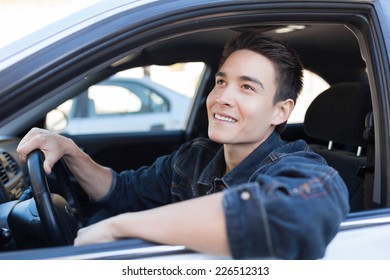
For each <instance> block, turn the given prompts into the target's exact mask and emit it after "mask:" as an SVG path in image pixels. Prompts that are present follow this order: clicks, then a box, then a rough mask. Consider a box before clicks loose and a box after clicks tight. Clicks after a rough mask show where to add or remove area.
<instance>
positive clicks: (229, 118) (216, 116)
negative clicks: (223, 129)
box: [214, 114, 237, 123]
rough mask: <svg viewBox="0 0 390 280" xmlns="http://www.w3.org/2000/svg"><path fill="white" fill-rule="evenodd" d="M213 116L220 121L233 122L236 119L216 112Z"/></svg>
mask: <svg viewBox="0 0 390 280" xmlns="http://www.w3.org/2000/svg"><path fill="white" fill-rule="evenodd" d="M214 118H216V119H217V120H220V121H224V122H230V123H235V122H236V121H237V120H235V119H233V118H231V117H225V116H221V115H218V114H214Z"/></svg>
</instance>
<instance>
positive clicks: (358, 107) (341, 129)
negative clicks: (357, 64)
mask: <svg viewBox="0 0 390 280" xmlns="http://www.w3.org/2000/svg"><path fill="white" fill-rule="evenodd" d="M371 111H372V105H371V96H370V89H369V86H368V85H367V84H364V83H360V82H349V83H340V84H335V85H332V86H331V87H330V88H328V89H327V90H325V91H324V92H322V93H321V94H320V95H319V96H317V98H316V99H315V100H314V101H313V102H312V103H311V105H310V106H309V108H308V110H307V112H306V115H305V120H304V131H305V133H306V134H307V135H308V136H310V137H312V138H315V139H318V140H324V141H326V143H327V144H328V145H327V146H326V145H320V144H311V145H310V146H311V147H312V149H313V150H314V151H315V152H317V153H318V154H320V155H321V156H323V157H324V158H325V160H326V161H327V162H328V164H329V165H330V166H332V167H333V168H335V169H336V170H337V171H338V172H339V174H340V176H341V177H342V178H343V180H344V182H345V183H346V185H347V187H348V191H349V202H350V208H351V212H355V211H359V210H363V209H364V176H362V175H361V174H360V173H362V172H361V170H362V168H364V167H365V164H366V156H365V150H366V147H367V142H366V140H365V138H364V137H363V135H364V131H365V119H366V116H367V115H368V114H369V112H371Z"/></svg>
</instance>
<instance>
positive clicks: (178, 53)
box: [0, 23, 381, 250]
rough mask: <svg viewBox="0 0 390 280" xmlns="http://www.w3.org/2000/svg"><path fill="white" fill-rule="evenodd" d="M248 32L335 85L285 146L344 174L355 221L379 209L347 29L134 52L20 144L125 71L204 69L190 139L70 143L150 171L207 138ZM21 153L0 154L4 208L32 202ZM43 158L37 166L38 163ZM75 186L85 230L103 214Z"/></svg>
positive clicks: (223, 32) (228, 32) (110, 137)
mask: <svg viewBox="0 0 390 280" xmlns="http://www.w3.org/2000/svg"><path fill="white" fill-rule="evenodd" d="M244 30H258V31H261V32H264V33H265V34H266V35H267V36H269V37H272V38H274V39H276V40H278V41H280V42H282V43H283V44H285V45H287V46H288V47H290V48H293V49H295V50H296V51H297V53H298V54H299V56H300V58H301V60H302V62H303V65H304V67H305V69H307V70H309V71H311V72H313V73H315V74H317V75H318V76H320V77H321V78H322V79H324V80H325V81H326V82H327V83H328V84H329V88H328V89H326V90H325V91H323V92H322V93H321V94H319V95H318V96H317V97H316V98H315V99H314V101H313V102H312V103H311V104H310V106H309V107H308V109H307V111H306V112H305V117H304V121H303V122H301V123H289V124H288V125H287V128H286V130H285V131H284V132H283V134H282V138H283V139H284V140H286V141H293V140H297V139H304V140H305V141H306V142H308V143H309V144H310V145H311V147H312V148H313V150H314V151H316V152H318V153H319V154H321V155H322V156H323V157H324V158H325V159H326V160H327V162H328V163H329V164H330V165H332V166H333V167H335V168H336V169H337V170H338V171H339V173H340V174H341V176H342V178H343V179H344V181H345V182H346V184H347V186H348V190H349V195H350V207H351V213H355V212H360V211H364V210H367V209H372V208H378V207H381V206H380V205H377V204H376V203H373V202H372V198H373V170H374V166H373V165H374V152H373V149H374V146H373V145H374V139H373V138H374V136H373V135H374V132H373V121H372V118H373V117H372V102H371V95H370V86H369V83H368V75H367V69H366V63H365V60H364V59H363V58H362V55H361V44H362V43H361V42H360V43H359V40H358V37H357V36H356V34H354V32H353V31H352V30H351V29H350V28H349V27H347V26H346V25H344V24H336V23H331V24H314V23H304V24H302V25H290V24H285V25H275V24H272V25H259V26H253V25H251V26H240V27H234V28H223V29H207V30H202V31H198V32H195V33H185V34H183V35H180V36H176V37H174V36H172V37H170V38H167V39H165V40H160V41H157V42H155V43H153V44H149V45H147V46H145V47H144V48H142V49H140V50H139V49H137V50H136V51H129V52H127V53H126V56H121V57H120V59H117V60H116V61H115V62H111V63H110V64H109V65H108V64H107V63H106V62H105V64H104V63H103V64H102V66H100V67H99V68H96V69H98V70H95V71H93V72H90V73H89V76H88V79H84V80H81V81H78V82H75V83H73V84H71V85H69V86H68V87H67V88H66V89H63V90H62V93H61V95H58V97H56V98H49V99H48V100H47V101H46V102H45V104H43V105H42V106H41V107H40V108H39V110H41V112H40V114H37V115H40V118H38V117H35V118H31V119H30V120H29V124H28V125H26V127H25V129H24V130H23V133H20V135H19V137H22V136H23V135H24V133H26V132H27V131H28V130H29V129H30V128H31V127H33V126H38V127H44V123H45V116H46V113H47V112H49V111H50V110H52V109H54V108H55V107H57V106H58V105H60V104H61V103H62V102H64V101H65V100H67V99H68V98H72V97H74V96H76V95H77V94H80V93H81V92H83V91H84V90H85V89H86V87H88V86H90V85H93V84H96V83H98V82H100V81H102V80H104V79H106V78H108V77H110V76H111V75H113V74H115V73H117V72H119V71H123V70H126V69H131V68H135V67H147V66H150V65H173V64H175V63H182V62H204V63H205V65H206V67H205V69H204V71H203V74H202V77H201V79H200V80H199V83H198V85H197V91H196V95H195V96H194V99H193V108H192V111H191V112H190V114H189V116H188V121H187V128H186V130H185V131H150V132H140V133H110V134H104V135H103V134H102V135H67V136H68V137H71V138H72V139H73V140H74V141H75V142H76V143H77V144H78V145H79V146H80V147H82V148H83V149H84V151H85V152H87V153H88V154H89V155H90V156H91V157H92V158H93V159H94V160H96V161H97V162H98V163H100V164H103V165H107V166H110V167H112V168H113V169H114V170H116V171H121V170H124V169H136V168H138V167H140V166H142V165H148V164H151V163H152V162H153V161H154V160H155V158H156V157H158V156H160V155H164V154H168V153H171V152H173V151H174V150H175V149H177V148H178V147H179V145H181V144H182V143H184V142H186V141H188V140H190V139H193V138H195V137H207V114H206V106H205V101H206V97H207V95H208V93H209V92H210V91H211V89H212V88H213V86H214V82H215V78H214V74H215V73H216V71H217V70H218V65H219V57H220V54H221V52H222V49H223V45H224V43H225V42H226V40H228V39H229V38H231V37H232V36H234V35H235V34H237V33H238V32H242V31H244ZM172 50H174V51H172ZM305 86H306V85H305ZM299 102H300V100H299V99H298V103H299ZM37 110H38V109H37ZM16 145H17V143H15V142H13V140H11V141H10V142H9V143H7V142H4V141H3V144H2V146H1V149H2V150H3V152H2V153H1V154H0V159H1V160H0V162H1V163H2V164H0V177H1V181H2V183H3V185H4V188H3V189H2V200H3V201H8V200H11V199H21V200H23V199H25V198H28V197H29V193H28V191H29V188H28V187H27V186H29V180H30V178H29V177H28V175H27V174H28V170H27V167H26V166H25V165H23V164H21V163H20V162H19V160H18V158H17V154H16V152H15V147H16ZM37 157H38V158H39V155H37ZM37 160H39V159H37ZM65 169H66V167H65ZM61 172H65V171H61ZM61 172H60V173H61ZM60 176H61V175H60ZM69 178H70V181H71V182H69V184H70V185H72V186H73V187H74V190H75V194H74V196H75V197H77V200H78V201H79V204H80V205H81V206H80V207H78V208H79V214H80V215H82V217H83V221H82V223H83V224H84V225H85V224H87V223H90V222H91V220H90V219H91V217H94V215H95V213H97V212H98V211H100V209H99V208H98V207H97V206H96V205H94V204H93V203H91V202H90V201H89V200H88V197H87V196H86V195H85V193H83V191H82V190H81V189H80V187H78V186H77V182H75V180H74V178H72V176H71V175H69ZM58 181H61V180H58V178H55V176H49V185H50V189H51V192H59V193H60V194H63V193H61V187H59V186H58ZM30 192H31V190H30ZM63 195H64V196H65V197H66V195H65V194H63ZM71 197H72V196H71ZM26 201H27V200H26ZM20 204H21V203H20ZM5 207H7V206H2V208H0V212H2V210H3V211H6V210H5V209H4V208H5ZM26 207H27V206H25V207H22V206H21V207H20V210H19V211H20V216H22V215H23V211H26ZM81 213H82V214H81ZM28 222H29V221H25V220H23V219H22V218H20V217H16V218H13V219H12V221H11V222H10V223H11V224H12V225H13V227H14V229H16V230H13V231H15V232H23V229H24V228H25V226H26V225H25V224H26V223H28ZM38 228H40V227H39V226H38V225H37V229H36V230H35V231H34V233H28V234H25V232H23V234H21V235H17V236H16V239H17V240H16V244H12V245H9V244H8V245H7V246H5V245H4V244H2V245H1V246H2V249H3V250H14V249H26V248H37V247H44V246H47V240H46V238H43V240H42V236H46V234H45V233H44V232H42V231H41V230H39V229H38ZM1 246H0V247H1Z"/></svg>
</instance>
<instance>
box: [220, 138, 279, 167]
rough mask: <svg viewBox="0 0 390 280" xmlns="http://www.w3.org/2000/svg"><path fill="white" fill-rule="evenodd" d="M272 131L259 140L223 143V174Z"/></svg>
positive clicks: (248, 153) (247, 154) (246, 155)
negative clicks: (224, 166)
mask: <svg viewBox="0 0 390 280" xmlns="http://www.w3.org/2000/svg"><path fill="white" fill-rule="evenodd" d="M271 134H272V131H270V132H269V133H267V135H266V137H264V138H263V140H262V141H259V142H251V143H241V144H237V143H234V144H224V145H223V147H224V156H225V163H226V170H225V174H227V173H229V172H230V171H231V170H232V169H233V168H235V167H236V166H237V165H238V164H240V162H241V161H243V160H244V159H245V158H246V157H248V156H249V155H250V154H251V153H252V152H253V151H254V150H255V149H256V148H257V147H259V146H260V145H261V144H262V143H263V142H264V141H265V140H266V139H267V138H268V137H269V136H270V135H271Z"/></svg>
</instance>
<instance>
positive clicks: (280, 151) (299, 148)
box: [271, 140, 327, 165]
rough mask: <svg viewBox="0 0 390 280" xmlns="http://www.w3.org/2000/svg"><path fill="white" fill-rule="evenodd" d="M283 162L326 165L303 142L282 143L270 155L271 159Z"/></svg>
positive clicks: (322, 159)
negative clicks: (301, 161) (309, 162)
mask: <svg viewBox="0 0 390 280" xmlns="http://www.w3.org/2000/svg"><path fill="white" fill-rule="evenodd" d="M272 156H273V157H274V158H280V159H284V160H293V159H296V160H298V161H299V160H303V161H304V162H307V161H311V162H313V163H318V164H325V165H327V163H326V161H325V159H324V158H323V157H322V156H320V155H319V154H317V153H315V152H314V151H313V150H312V149H311V148H310V146H309V145H308V144H307V143H306V142H305V141H304V140H297V141H293V142H284V143H283V144H282V145H281V146H280V147H278V148H277V149H275V150H274V151H273V152H272V153H271V157H272Z"/></svg>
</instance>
